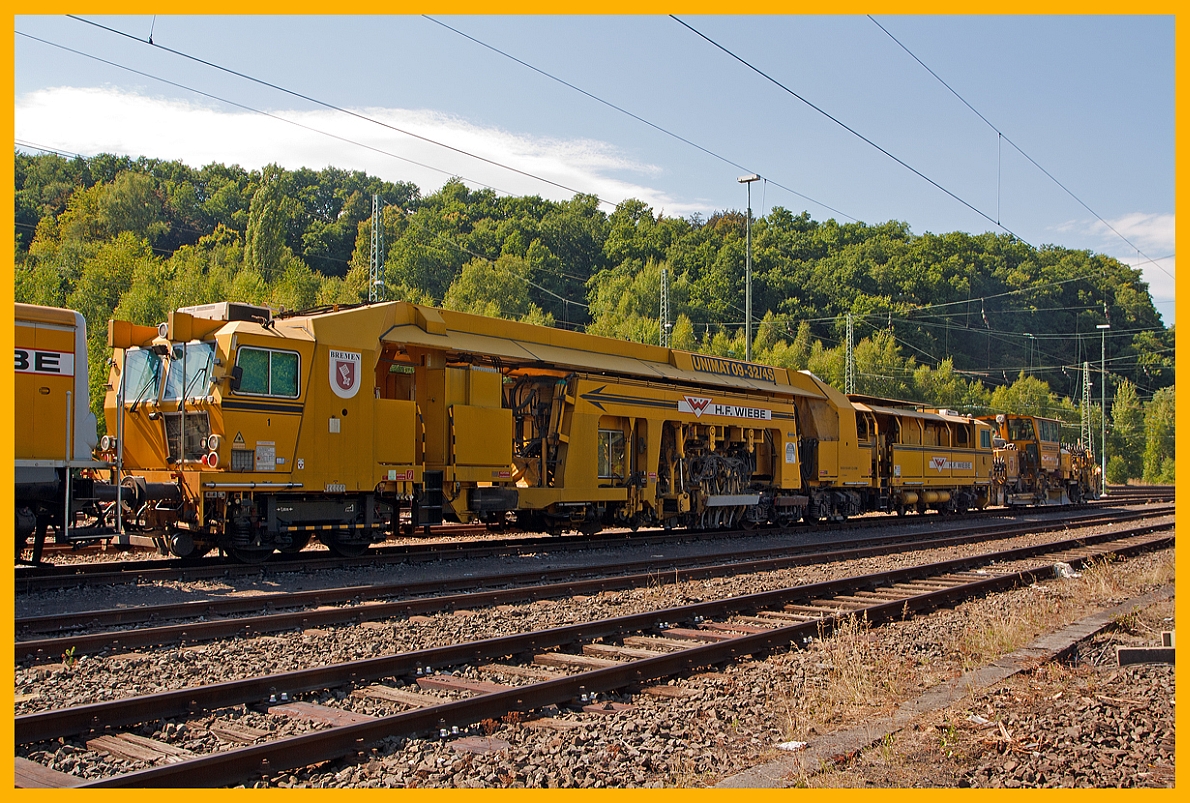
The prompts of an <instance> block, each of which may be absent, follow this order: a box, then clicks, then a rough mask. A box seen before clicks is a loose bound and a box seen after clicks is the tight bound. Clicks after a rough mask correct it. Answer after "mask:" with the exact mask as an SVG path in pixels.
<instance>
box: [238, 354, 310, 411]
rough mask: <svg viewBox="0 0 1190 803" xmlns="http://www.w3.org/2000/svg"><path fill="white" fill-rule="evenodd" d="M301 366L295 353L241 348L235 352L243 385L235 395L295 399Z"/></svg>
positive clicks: (241, 384)
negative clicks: (299, 367)
mask: <svg viewBox="0 0 1190 803" xmlns="http://www.w3.org/2000/svg"><path fill="white" fill-rule="evenodd" d="M298 366H299V364H298V355H297V352H295V351H278V350H276V349H258V348H252V347H250V346H241V347H240V348H239V349H238V350H237V351H236V367H237V368H239V369H240V372H241V373H240V386H239V388H238V389H237V390H236V392H237V393H246V394H250V395H256V396H284V397H286V398H290V399H292V398H296V397H297V395H298Z"/></svg>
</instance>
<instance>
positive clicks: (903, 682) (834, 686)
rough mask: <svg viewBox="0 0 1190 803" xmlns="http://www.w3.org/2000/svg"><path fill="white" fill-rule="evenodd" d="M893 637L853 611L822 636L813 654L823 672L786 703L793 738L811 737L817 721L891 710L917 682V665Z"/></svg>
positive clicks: (851, 718) (787, 731) (829, 721)
mask: <svg viewBox="0 0 1190 803" xmlns="http://www.w3.org/2000/svg"><path fill="white" fill-rule="evenodd" d="M889 643H890V642H889V641H888V640H887V639H882V638H880V637H879V636H878V635H877V634H874V633H871V632H869V623H868V620H867V619H866V618H862V619H861V618H856V617H854V616H849V617H847V618H846V619H843V620H842V621H841V622H840V623H839V625H838V627H836V628H835V630H834V632H832V633H831V634H830V635H829V636H826V637H824V638H822V639H821V640H819V641H818V642H817V644H816V649H815V650H814V651H813V652H812V653H811V654H810V656H809V657H810V659H811V660H814V659H817V660H818V662H819V663H818V668H820V669H823V670H825V671H824V672H823V673H822V674H819V675H816V676H815V677H814V678H812V679H809V680H807V679H806V678H803V682H802V683H801V684H800V688H798V689H796V690H794V691H793V693H791V694H790V695H789V696H788V697H787V698H786V699H785V701H784V703H783V705H782V704H781V703H780V702H778V707H780V708H783V709H784V717H785V734H786V738H787V739H800V740H805V739H807V738H808V737H809V736H810V735H812V733H813V731H812V730H811V729H812V726H813V725H815V724H822V725H830V724H834V723H841V722H853V721H856V720H862V719H863V718H865V716H867V715H871V714H873V713H876V712H880V713H883V712H885V711H887V710H888V708H889V706H890V703H891V704H895V702H896V701H897V700H899V699H901V698H903V696H904V695H905V693H906V692H907V690H908V689H909V688H910V687H911V686H912V685H913V682H914V677H913V675H914V671H915V664H914V662H913V661H912V660H909V659H906V658H904V657H903V656H900V655H898V654H896V653H895V652H893V651H892V650H891V649H890V648H889V646H888V645H889Z"/></svg>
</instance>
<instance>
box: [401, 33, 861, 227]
mask: <svg viewBox="0 0 1190 803" xmlns="http://www.w3.org/2000/svg"><path fill="white" fill-rule="evenodd" d="M422 16H423V17H424V18H425V19H427V20H429V21H430V22H432V23H434V24H435V25H440V26H442V27H443V28H445V29H446V30H448V31H453V32H454V33H456V34H458V35H459V36H461V37H463V38H464V39H467V40H469V41H471V42H474V43H475V44H477V45H479V46H480V47H484V48H487V49H488V50H490V51H492V52H493V53H497V54H499V55H501V56H503V57H504V58H506V59H509V60H511V61H515V62H516V63H517V64H520V65H521V66H522V67H526V68H528V69H530V70H532V71H533V72H535V73H537V74H538V75H541V76H544V77H546V78H548V79H550V80H551V81H556V82H557V83H559V84H562V85H563V86H565V87H568V88H570V89H573V90H574V91H575V92H578V93H579V94H580V95H583V96H585V97H588V98H590V99H591V100H593V101H595V102H596V103H602V104H603V105H604V106H607V107H608V108H609V109H614V110H615V111H618V112H620V114H624V115H627V116H628V117H631V118H632V119H633V120H636V121H637V122H639V123H644V124H645V125H647V126H648V127H649V128H652V129H654V130H656V131H660V132H661V133H662V134H665V135H666V136H668V137H673V138H674V139H676V140H678V141H679V142H683V143H685V144H687V145H689V146H690V147H692V148H695V149H697V150H699V151H702V152H703V153H705V154H706V155H708V156H711V157H714V158H715V159H718V160H719V161H721V162H723V163H725V164H729V165H731V166H732V167H735V168H738V169H740V170H743V171H744V172H745V173H758V172H759V171H757V170H753V169H752V168H750V167H745V166H744V165H742V164H740V163H739V162H735V161H732V160H731V159H729V158H728V157H726V156H723V155H722V154H719V153H716V152H715V151H712V150H711V149H709V148H705V147H703V146H702V145H699V144H698V143H697V142H693V141H692V140H689V139H687V138H686V137H684V136H682V135H681V134H676V133H674V132H673V131H670V130H669V129H667V128H664V127H662V126H660V125H657V124H656V123H654V122H652V121H650V120H646V119H645V118H644V117H641V116H640V115H638V114H635V113H634V112H630V111H628V110H627V109H625V108H623V107H622V106H617V105H616V104H615V103H612V102H611V101H609V100H604V99H603V98H601V97H599V96H598V95H595V94H593V93H591V92H588V91H587V90H585V89H583V88H582V87H579V86H575V85H574V84H572V83H570V82H569V81H567V80H565V79H563V78H559V77H558V76H556V75H554V74H553V73H550V72H547V71H546V70H543V69H541V68H540V67H536V66H534V65H532V64H530V63H529V62H527V61H525V60H523V59H520V58H517V57H516V56H514V55H512V54H511V53H509V52H508V51H506V50H501V49H500V48H498V47H496V46H495V45H491V44H488V43H487V42H484V41H482V40H481V39H477V38H476V37H474V36H472V35H471V34H469V33H464V32H463V31H460V30H459V29H458V28H455V27H453V26H451V25H447V24H446V23H445V22H443V21H442V20H439V19H435V18H434V17H431V16H430V15H428V14H423V15H422ZM765 181H766V182H768V183H770V184H773V185H774V186H777V187H780V188H781V189H783V190H785V191H786V192H788V193H791V194H793V195H796V196H797V197H799V198H801V199H803V200H806V201H809V202H810V203H812V204H816V205H818V206H821V207H822V208H823V209H829V210H830V211H832V212H834V213H835V214H836V215H840V216H842V217H845V218H847V219H848V220H851V221H858V218H854V217H852V216H851V215H849V214H847V213H846V212H840V211H839V210H838V209H835V208H834V207H833V206H831V205H829V204H825V203H823V202H822V201H819V200H817V199H814V198H811V197H810V196H809V195H805V194H804V193H800V192H798V191H797V190H795V189H792V188H790V187H786V186H785V185H784V184H782V183H780V182H779V181H775V180H773V179H771V178H765Z"/></svg>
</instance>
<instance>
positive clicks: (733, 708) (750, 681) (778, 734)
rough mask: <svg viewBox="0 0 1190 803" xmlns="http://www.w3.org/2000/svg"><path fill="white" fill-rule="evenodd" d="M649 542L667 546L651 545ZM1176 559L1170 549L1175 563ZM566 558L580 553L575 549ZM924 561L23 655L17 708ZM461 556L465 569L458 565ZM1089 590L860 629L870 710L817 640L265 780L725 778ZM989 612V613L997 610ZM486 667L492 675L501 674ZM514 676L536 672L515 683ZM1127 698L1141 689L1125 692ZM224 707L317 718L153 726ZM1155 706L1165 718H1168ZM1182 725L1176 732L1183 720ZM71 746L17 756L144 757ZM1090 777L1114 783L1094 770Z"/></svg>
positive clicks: (958, 667) (590, 783) (1139, 571)
mask: <svg viewBox="0 0 1190 803" xmlns="http://www.w3.org/2000/svg"><path fill="white" fill-rule="evenodd" d="M1043 540H1050V538H1049V537H1025V538H1020V539H1013V543H1021V544H1023V543H1032V542H1036V541H1043ZM692 546H701V545H692ZM988 548H989V547H988V546H987V545H971V546H967V547H956V548H952V549H948V550H941V551H938V552H936V553H935V554H932V555H931V556H930V558H929V559H937V560H941V559H944V558H947V557H956V556H959V555H963V554H972V553H976V552H983V551H987V549H988ZM645 550H653V551H654V553H655V551H656V550H657V547H645ZM1167 553H1168V554H1166V553H1159V554H1158V555H1154V556H1145V557H1142V558H1138V559H1134V560H1132V561H1128V562H1127V563H1126V564H1123V568H1124V569H1126V572H1127V573H1128V574H1131V575H1136V577H1137V578H1138V579H1137V580H1136V582H1135V583H1134V585H1135V586H1136V587H1137V589H1139V590H1144V587H1146V583H1147V584H1148V585H1147V587H1152V586H1153V585H1154V584H1159V583H1155V581H1151V580H1149V581H1146V580H1144V577H1146V576H1147V575H1145V571H1146V570H1147V571H1148V572H1149V574H1153V573H1155V572H1157V571H1158V569H1161V567H1164V566H1166V564H1168V567H1169V568H1168V572H1167V573H1168V575H1169V576H1170V577H1172V557H1170V556H1171V555H1172V550H1168V551H1167ZM1163 554H1164V555H1165V557H1161V555H1163ZM565 557H566V558H567V559H570V558H573V557H574V556H565ZM584 557H589V556H585V555H584ZM531 559H532V558H522V559H518V560H522V561H523V560H531ZM590 559H592V560H597V559H596V558H590ZM925 559H926V558H924V557H922V556H920V555H915V556H913V557H912V558H910V557H909V556H902V555H898V556H885V557H880V558H870V559H864V560H860V561H847V562H841V563H837V564H830V565H828V566H812V567H798V568H797V569H792V570H787V571H779V572H769V573H765V574H763V575H752V576H747V577H740V578H718V579H713V580H705V581H694V582H688V583H682V584H679V585H678V586H677V587H675V586H672V585H671V586H653V587H649V588H640V589H632V590H625V591H616V592H608V593H604V594H599V595H596V596H592V597H588V598H576V599H570V600H556V601H555V600H543V601H539V602H536V603H532V604H528V605H511V606H499V607H498V608H494V609H480V610H475V611H457V612H455V613H451V614H438V615H435V616H418V617H410V618H408V619H405V618H399V619H392V620H387V621H385V622H379V623H366V624H365V625H360V626H343V627H334V628H325V629H319V630H313V629H310V630H306V631H302V632H292V633H285V634H280V635H278V636H266V637H258V638H252V639H232V640H228V641H223V642H219V643H215V644H210V645H198V646H193V647H186V648H165V649H156V650H142V651H136V652H132V653H128V654H123V655H116V656H103V655H101V656H97V657H91V656H86V657H83V658H81V659H79V660H77V661H74V662H69V663H63V664H58V665H50V666H38V667H23V668H21V667H18V669H17V672H16V686H15V691H16V695H17V698H16V699H17V703H16V709H17V712H18V713H27V712H32V711H36V710H43V709H48V708H60V707H63V706H66V705H74V704H80V703H85V702H91V701H96V700H104V699H112V698H115V697H124V696H130V695H137V694H145V693H150V692H155V691H161V690H165V689H171V688H181V687H184V686H188V685H193V684H194V683H195V682H196V679H200V678H201V680H202V682H205V683H213V682H218V681H220V680H227V679H234V678H240V677H248V676H253V675H258V674H262V673H265V672H276V671H285V670H289V669H298V668H304V667H308V666H318V665H324V664H327V663H332V662H337V661H343V660H352V659H359V658H365V657H371V656H375V655H381V654H387V653H392V652H399V651H405V650H410V649H418V648H422V647H428V646H436V645H442V644H448V643H456V642H458V641H461V640H470V639H476V638H484V637H488V636H493V635H502V634H509V633H514V632H521V631H524V630H528V629H540V628H547V627H556V626H559V625H562V624H567V623H571V622H575V621H582V620H587V619H593V618H600V617H607V616H619V615H625V614H628V613H633V612H638V611H647V610H653V609H656V608H658V607H666V606H670V605H675V604H680V603H682V602H689V601H696V600H700V599H713V598H722V597H725V596H729V595H739V594H744V593H753V592H756V591H760V590H764V589H768V588H779V587H785V586H788V585H792V584H795V583H805V582H816V581H819V580H824V579H830V578H833V577H841V576H846V575H850V574H856V573H860V572H870V571H877V570H880V569H884V568H890V567H893V566H901V565H910V564H912V563H917V562H920V561H922V560H925ZM550 560H553V558H550ZM459 563H462V562H459ZM492 565H493V562H492V561H489V562H487V564H486V565H485V567H484V568H483V572H484V573H486V572H489V571H491V570H492ZM1146 567H1147V569H1146ZM425 568H426V566H425V565H420V566H418V567H416V570H418V571H422V570H424V569H425ZM451 568H453V569H454V570H456V571H457V570H458V569H459V568H461V567H458V566H455V567H451ZM477 568H478V567H477ZM1117 568H1118V567H1117ZM345 571H346V570H337V571H336V572H334V573H333V574H335V575H338V576H339V579H337V580H336V581H335V582H355V583H362V582H367V581H366V580H363V579H361V577H360V574H363V573H360V572H355V573H353V574H352V578H351V579H350V580H346V581H344V580H342V575H343V574H344V572H345ZM384 573H385V575H386V576H389V575H391V569H385V571H384ZM477 573H478V572H477ZM303 579H308V578H303ZM258 582H262V584H264V585H268V586H269V587H270V588H272V589H274V590H282V589H288V588H289V586H288V585H287V583H286V582H285V580H284V578H268V579H267V580H266V581H258ZM1087 585H1088V583H1087V581H1086V580H1083V581H1079V580H1066V581H1054V582H1052V583H1049V582H1047V583H1044V584H1040V585H1035V586H1033V587H1031V588H1027V589H1019V590H1016V591H1013V592H1010V593H1009V594H1006V595H999V596H997V597H993V598H991V599H988V600H980V601H975V602H972V603H965V604H964V605H961V606H959V607H958V608H956V609H954V610H946V611H942V612H939V613H938V614H936V615H934V616H931V617H928V618H925V619H920V620H912V621H909V622H904V623H899V624H897V625H893V626H890V627H886V628H880V629H877V630H872V631H871V632H866V631H865V632H863V633H861V634H859V636H858V641H857V643H862V644H863V645H866V646H865V647H864V649H868V648H870V650H871V653H870V654H865V657H864V658H863V660H862V661H860V663H861V664H868V665H870V666H871V667H873V669H874V668H875V667H879V668H880V672H879V675H880V677H881V678H882V680H881V683H882V684H883V686H881V687H879V688H877V689H876V691H877V692H878V693H876V694H875V695H873V696H872V699H870V700H867V701H866V702H865V701H864V700H861V701H860V702H861V703H862V704H859V703H856V701H855V700H852V701H851V702H850V703H849V704H848V706H843V707H842V708H840V707H839V705H838V704H837V701H836V702H835V703H831V704H828V703H830V700H829V699H828V698H829V696H830V694H828V692H831V690H832V689H836V688H839V687H842V686H846V685H847V684H846V683H844V682H841V679H840V678H839V677H838V673H839V671H841V667H842V663H843V662H841V661H840V659H839V657H838V655H837V654H836V653H832V652H830V649H832V648H830V646H829V645H830V642H829V641H828V642H821V643H816V644H815V645H813V647H812V648H811V649H809V650H806V651H790V652H781V653H776V654H773V655H770V656H769V657H768V658H767V659H766V660H763V661H753V660H747V661H743V662H741V663H739V664H736V665H731V666H728V667H726V668H725V669H724V670H723V671H722V672H709V673H700V674H696V675H694V676H691V677H689V678H683V679H681V680H678V681H673V682H671V684H670V685H672V686H675V687H677V688H679V689H680V690H681V692H680V693H682V694H684V695H685V696H682V697H677V698H672V699H671V698H658V697H653V696H650V695H647V694H639V693H638V694H632V693H628V692H625V693H622V694H619V695H610V696H609V697H608V698H607V700H608V701H614V702H624V703H630V704H631V705H632V706H633V707H632V709H631V710H629V711H622V712H618V713H615V714H611V715H594V714H589V713H581V712H574V711H558V712H548V713H552V717H553V719H556V720H558V721H557V722H548V723H547V725H546V726H541V725H534V724H533V722H520V721H518V720H517V718H512V720H511V721H506V722H500V723H496V722H491V723H485V724H484V725H483V726H481V727H479V728H478V729H476V730H475V731H474V733H472V734H471V735H473V736H474V735H479V736H490V737H491V738H492V739H493V740H498V741H494V742H492V743H491V745H490V746H492V747H493V749H494V752H491V753H472V752H460V750H459V749H457V745H452V742H451V741H440V740H436V739H435V740H418V739H415V740H394V741H392V742H390V743H385V744H383V745H381V746H380V747H378V748H376V749H374V750H373V751H372V753H371V754H370V755H369V756H366V757H365V758H364V760H361V761H359V762H349V763H344V762H332V763H331V764H329V765H327V766H325V767H322V768H318V769H309V768H307V769H306V770H302V771H299V772H296V773H287V774H284V775H281V776H278V777H276V778H272V779H270V780H269V781H268V782H267V784H268V785H276V786H313V787H340V786H348V787H352V786H415V785H416V786H485V787H502V786H564V787H601V786H646V787H647V786H704V785H710V784H713V783H715V782H716V781H718V780H720V779H721V778H723V777H725V776H727V775H730V774H732V773H734V772H737V771H740V770H742V769H745V768H747V767H749V766H752V765H754V764H756V763H759V762H762V761H766V760H769V759H770V758H772V757H773V756H774V755H777V751H776V750H775V745H776V744H777V743H779V742H782V741H787V740H789V739H799V738H800V739H803V740H804V739H809V738H813V737H814V735H816V734H819V733H825V732H827V731H829V730H832V729H834V728H837V727H844V726H845V725H846V724H847V723H848V722H855V721H863V720H862V717H863V716H864V715H865V712H869V713H870V712H871V711H874V710H877V709H879V708H880V707H882V706H887V705H889V704H891V703H892V702H894V701H895V700H898V699H904V698H905V697H907V696H913V694H914V693H916V692H917V691H920V690H922V689H924V688H927V687H928V686H930V685H933V684H934V683H936V682H939V681H941V680H944V679H946V678H950V677H956V676H957V675H958V674H961V672H962V671H963V670H964V669H966V668H970V663H971V661H972V660H975V659H974V658H973V657H972V649H974V648H972V647H971V645H966V646H964V645H963V644H961V643H960V644H958V646H956V644H955V634H956V633H962V632H964V631H969V630H971V629H972V627H971V622H972V621H973V619H972V617H973V616H975V614H973V613H972V611H976V610H983V609H989V610H990V611H991V612H992V613H993V614H994V613H995V612H996V611H999V612H1000V615H1008V613H1010V612H1013V611H1018V610H1023V609H1026V608H1029V609H1032V608H1038V609H1039V610H1041V611H1043V612H1045V613H1047V614H1048V615H1049V619H1055V618H1056V619H1057V620H1062V619H1065V620H1067V621H1069V620H1072V619H1074V618H1077V617H1078V616H1079V615H1081V611H1082V609H1083V608H1085V604H1083V605H1082V606H1081V607H1080V605H1079V604H1076V603H1075V602H1074V601H1073V600H1076V599H1082V598H1083V597H1085V596H1086V595H1087V593H1088V592H1087V591H1086V590H1085V589H1084V590H1081V591H1079V590H1078V589H1082V588H1083V587H1084V586H1087ZM1101 585H1102V584H1101ZM1071 589H1074V590H1071ZM239 590H241V591H244V590H251V589H239ZM1126 591H1127V593H1124V592H1123V591H1120V590H1119V589H1115V588H1114V587H1113V588H1107V589H1100V592H1101V593H1099V595H1098V597H1097V598H1096V602H1098V601H1100V600H1110V599H1113V596H1112V594H1113V593H1114V594H1116V595H1117V596H1119V595H1120V594H1123V596H1125V597H1127V596H1131V595H1133V593H1139V591H1138V590H1134V589H1132V588H1129V589H1127V590H1126ZM39 596H54V595H52V594H47V595H39ZM1039 601H1041V602H1040V604H1039ZM137 602H138V603H139V602H141V601H140V600H138V601H137ZM1026 603H1029V604H1028V605H1026ZM126 604H127V601H126ZM1030 606H1031V607H1030ZM981 615H983V616H988V615H990V614H987V613H986V612H985V614H981ZM992 618H993V619H994V616H993V617H992ZM980 621H983V620H980ZM1033 624H1034V625H1035V627H1034V629H1035V630H1037V632H1040V631H1041V630H1042V629H1046V628H1048V627H1051V626H1057V624H1054V623H1053V622H1052V621H1049V620H1047V621H1046V622H1045V623H1042V622H1035V623H1033ZM1171 627H1172V626H1171ZM1166 629H1171V628H1166ZM980 649H982V648H980ZM1003 651H1008V650H1007V649H1005V650H1003ZM976 652H978V650H976ZM976 657H977V658H978V660H987V659H988V656H987V655H984V654H983V653H979V654H978V655H977V656H976ZM889 661H892V662H893V664H895V667H896V668H897V671H895V672H891V671H890V670H889V667H890V664H889V663H888V662H889ZM459 671H461V672H462V673H463V674H466V675H469V676H472V677H480V674H479V673H478V672H477V671H476V670H475V669H474V668H462V669H461V670H459ZM483 677H485V678H486V679H495V678H492V676H491V675H484V676H483ZM504 680H505V682H526V681H524V680H516V679H513V678H506V679H504ZM892 681H895V686H889V683H890V682H892ZM1170 683H1171V684H1172V680H1171V681H1170ZM831 693H833V692H831ZM1109 694H1110V693H1109ZM1119 696H1120V697H1121V698H1127V697H1128V695H1126V694H1121V695H1119ZM1171 697H1172V695H1171ZM310 699H312V700H314V701H318V702H322V703H323V704H326V705H330V706H336V707H342V708H348V709H350V710H353V711H356V712H359V713H368V714H373V715H384V714H387V713H395V712H396V711H397V710H399V706H388V705H387V704H383V703H380V702H377V701H374V700H362V699H359V698H355V697H350V696H348V695H347V694H346V693H344V692H343V691H341V690H340V691H334V692H328V693H324V694H322V695H318V696H316V697H312V698H310ZM807 699H813V700H815V701H816V702H815V705H814V706H813V707H812V710H809V709H808V708H807V706H806V705H805V701H806V700H807ZM216 716H217V717H218V719H219V720H220V721H224V722H226V721H236V722H238V723H240V724H243V725H245V726H247V727H253V728H259V729H262V730H269V731H270V733H271V738H276V736H277V735H283V734H291V733H299V732H305V731H307V730H309V729H311V728H313V727H317V726H314V725H310V724H307V723H304V722H298V721H295V720H291V719H288V718H286V717H283V716H280V715H276V714H273V715H270V714H263V713H259V712H256V711H253V710H251V709H246V708H244V707H240V708H237V709H234V710H227V711H220V712H213V713H212V714H211V715H207V716H206V717H202V718H195V719H192V720H190V721H189V722H180V721H174V722H164V723H157V724H155V725H151V726H145V727H144V728H143V729H142V734H143V735H146V736H150V737H152V738H157V739H160V740H162V741H167V742H171V743H174V744H177V745H178V746H180V747H184V748H185V749H189V750H193V751H195V752H207V751H210V750H212V749H227V745H226V744H223V743H222V742H220V740H219V739H218V738H217V737H216V736H214V735H213V734H212V733H210V732H209V731H208V730H207V725H209V724H210V723H211V722H212V721H213V720H214V719H215V717H216ZM1153 716H1154V717H1155V718H1156V717H1158V715H1157V714H1156V713H1154V714H1153ZM856 717H858V718H859V719H856ZM1155 721H1156V720H1155ZM1171 723H1172V720H1171ZM1065 727H1070V726H1065ZM1169 727H1170V728H1172V724H1170V726H1169ZM1152 732H1159V731H1152ZM64 741H65V743H64V744H55V745H53V746H52V747H48V748H47V746H46V745H37V746H34V747H35V748H36V749H33V750H31V751H29V752H21V751H20V750H18V754H19V755H26V756H28V757H30V758H33V759H34V760H38V761H41V762H42V763H45V764H48V765H50V766H53V767H54V768H56V769H60V770H62V771H66V772H71V773H72V774H76V775H80V776H83V777H93V776H94V774H107V773H111V772H113V771H127V770H129V769H133V768H135V767H137V766H138V765H137V763H136V762H116V761H113V760H111V759H106V760H104V759H101V758H100V757H99V756H97V755H96V754H94V753H92V752H91V751H89V750H87V749H86V747H85V745H84V744H83V743H82V742H81V741H77V740H70V739H68V740H64ZM505 743H506V746H505ZM24 749H25V750H28V748H24ZM1113 749H1119V748H1113ZM1171 761H1172V759H1171ZM1013 769H1014V770H1015V768H1013ZM1047 777H1048V776H1047ZM1171 777H1172V776H1171ZM1170 782H1171V783H1172V781H1170ZM970 784H971V785H981V786H983V785H995V781H994V779H993V776H991V775H989V776H988V778H987V779H985V780H983V781H980V780H978V779H977V778H976V776H975V775H974V774H972V775H971V778H970ZM893 785H901V784H893ZM954 785H957V783H956V784H954ZM1091 785H1114V784H1105V783H1100V782H1093V783H1091Z"/></svg>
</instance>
